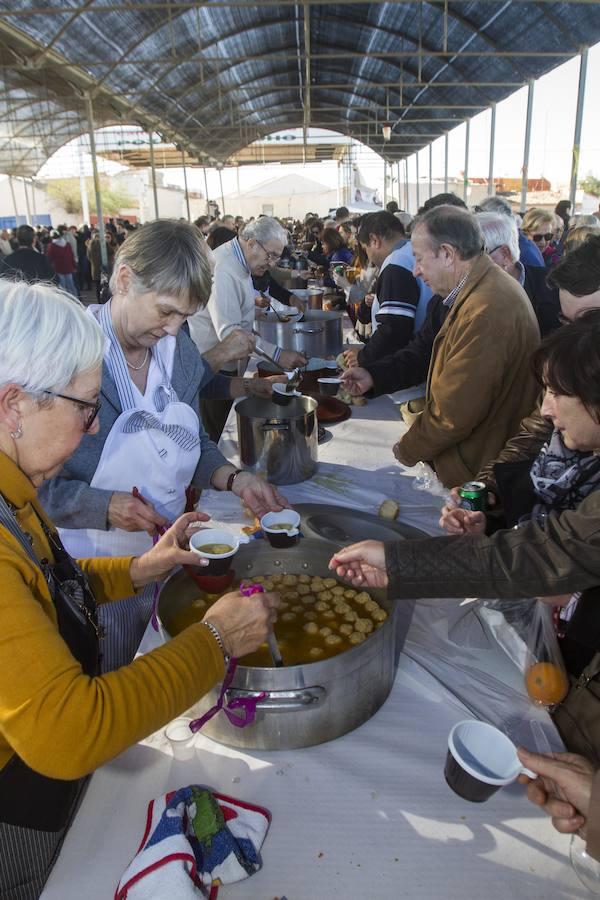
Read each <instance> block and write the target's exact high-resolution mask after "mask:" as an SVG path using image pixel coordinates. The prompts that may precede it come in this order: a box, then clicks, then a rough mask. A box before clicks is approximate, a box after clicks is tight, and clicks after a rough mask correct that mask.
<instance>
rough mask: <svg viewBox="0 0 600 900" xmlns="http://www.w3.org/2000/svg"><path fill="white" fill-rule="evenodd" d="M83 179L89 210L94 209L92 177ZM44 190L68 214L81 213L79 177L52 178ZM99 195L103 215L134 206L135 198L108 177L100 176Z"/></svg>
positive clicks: (94, 194) (111, 214)
mask: <svg viewBox="0 0 600 900" xmlns="http://www.w3.org/2000/svg"><path fill="white" fill-rule="evenodd" d="M84 180H85V188H86V193H87V197H88V203H89V207H90V210H93V211H95V209H96V193H95V190H94V179H93V178H86V179H84ZM46 191H47V192H48V194H49V195H50V197H52V198H53V199H54V200H56V202H57V203H59V204H60V206H62V208H63V209H64V210H65V211H66V212H68V213H69V214H70V215H76V214H77V213H81V214H82V213H83V210H82V207H81V188H80V182H79V178H52V179H50V180H48V181H47V182H46ZM100 197H101V200H102V213H103V215H105V216H113V215H115V214H117V213H118V212H119V211H120V210H121V209H127V208H129V207H131V206H135V200H134V199H133V197H132V196H131V194H130V193H129V192H128V191H127V190H126V189H125V188H123V187H121V186H120V185H117V186H115V185H111V183H110V179H109V178H105V177H101V178H100Z"/></svg>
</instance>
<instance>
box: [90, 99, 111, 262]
mask: <svg viewBox="0 0 600 900" xmlns="http://www.w3.org/2000/svg"><path fill="white" fill-rule="evenodd" d="M85 106H86V110H87V118H88V127H89V132H90V154H91V157H92V172H93V173H94V191H95V194H96V216H97V219H98V221H97V223H96V224H97V226H98V237H99V239H100V259H101V261H102V266H103V267H104V268H105V267H108V252H107V249H106V235H105V233H104V216H103V215H102V194H101V192H100V175H99V174H98V159H97V157H96V139H95V127H94V106H93V103H92V98H91V97H90V96H89V95H88V96H87V97H86V98H85Z"/></svg>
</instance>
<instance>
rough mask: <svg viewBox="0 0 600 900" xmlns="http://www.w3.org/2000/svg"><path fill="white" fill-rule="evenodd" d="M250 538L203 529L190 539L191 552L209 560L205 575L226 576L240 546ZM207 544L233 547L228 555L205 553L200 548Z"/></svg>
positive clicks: (204, 571) (219, 529)
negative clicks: (232, 558)
mask: <svg viewBox="0 0 600 900" xmlns="http://www.w3.org/2000/svg"><path fill="white" fill-rule="evenodd" d="M248 540H249V538H246V536H245V535H244V536H241V535H239V534H233V532H231V531H225V530H224V529H222V528H201V529H199V530H198V531H195V532H194V534H192V536H191V538H190V550H192V551H193V552H194V553H197V554H198V556H200V557H202V559H207V560H208V561H209V562H208V565H207V566H206V567H205V568H203V569H202V572H203V573H204V574H205V575H224V574H225V572H227V571H228V569H229V567H230V564H231V562H230V561H231V557H233V556H235V554H236V553H237V552H238V550H239V547H240V544H245V543H247V542H248ZM205 544H227V545H228V546H229V547H231V550H230V551H229V552H228V553H205V552H204V551H201V550H200V549H199V548H200V547H204V545H205Z"/></svg>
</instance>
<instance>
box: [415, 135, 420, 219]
mask: <svg viewBox="0 0 600 900" xmlns="http://www.w3.org/2000/svg"><path fill="white" fill-rule="evenodd" d="M415 166H416V170H417V177H416V181H417V212H418V211H419V207H420V205H421V194H420V191H419V151H418V150H417V152H416V153H415Z"/></svg>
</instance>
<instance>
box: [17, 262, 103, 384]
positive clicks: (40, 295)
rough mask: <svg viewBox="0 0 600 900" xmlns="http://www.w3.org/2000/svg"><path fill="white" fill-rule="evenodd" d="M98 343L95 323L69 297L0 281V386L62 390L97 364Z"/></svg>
mask: <svg viewBox="0 0 600 900" xmlns="http://www.w3.org/2000/svg"><path fill="white" fill-rule="evenodd" d="M104 344H105V339H104V334H103V333H102V329H101V328H100V326H99V325H98V324H97V322H96V320H95V319H94V318H93V316H91V315H88V313H86V311H85V307H84V306H83V305H82V304H81V303H79V301H78V300H75V299H74V298H73V297H72V296H71V295H70V294H67V293H65V292H63V291H60V290H58V288H55V287H52V286H51V285H49V284H27V283H26V282H24V281H9V280H7V279H5V278H0V386H1V385H5V384H18V385H20V387H22V388H23V390H25V391H27V392H28V393H32V394H43V392H44V391H62V390H64V388H66V387H67V385H68V384H70V383H71V381H72V380H73V378H75V377H76V376H77V375H79V374H80V373H81V372H89V371H91V370H92V369H97V368H98V367H99V366H100V365H101V364H102V358H103V355H104Z"/></svg>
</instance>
